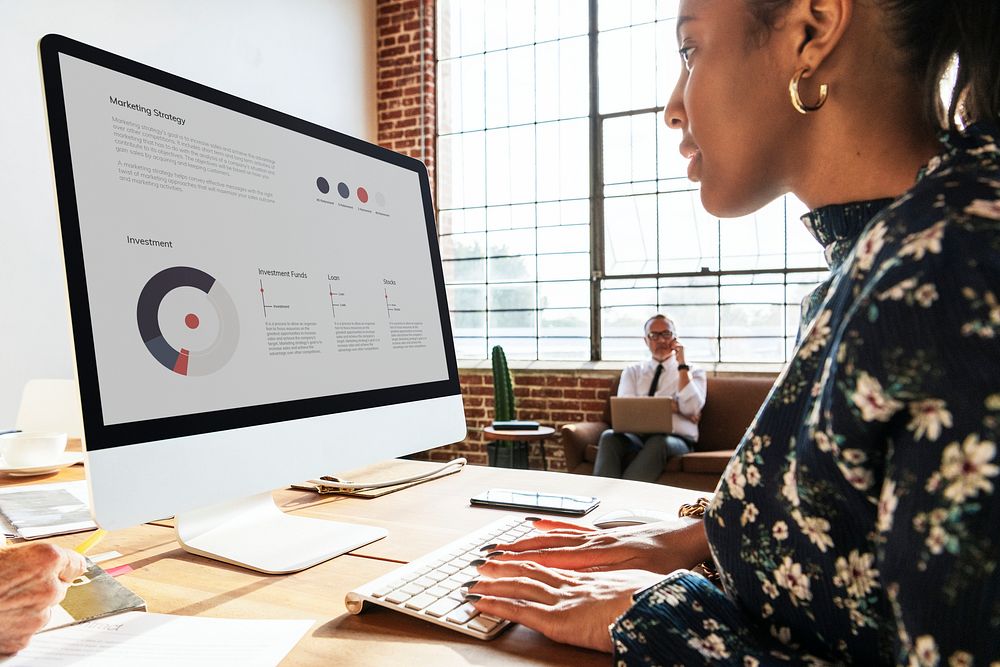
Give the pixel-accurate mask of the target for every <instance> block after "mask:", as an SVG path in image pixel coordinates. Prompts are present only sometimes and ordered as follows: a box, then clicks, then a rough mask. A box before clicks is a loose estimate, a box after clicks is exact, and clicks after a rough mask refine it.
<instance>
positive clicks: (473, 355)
mask: <svg viewBox="0 0 1000 667" xmlns="http://www.w3.org/2000/svg"><path fill="white" fill-rule="evenodd" d="M488 354H489V351H488V349H487V347H486V339H485V338H463V337H461V336H458V335H457V334H456V335H455V356H456V357H458V358H459V359H485V358H486V356H487V355H488Z"/></svg>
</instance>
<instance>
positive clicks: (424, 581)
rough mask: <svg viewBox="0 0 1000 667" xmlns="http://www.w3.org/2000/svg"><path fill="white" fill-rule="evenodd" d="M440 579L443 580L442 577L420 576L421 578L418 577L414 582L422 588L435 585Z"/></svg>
mask: <svg viewBox="0 0 1000 667" xmlns="http://www.w3.org/2000/svg"><path fill="white" fill-rule="evenodd" d="M439 581H441V580H440V579H434V578H432V577H427V576H424V577H420V578H419V579H417V580H416V581H414V582H413V583H414V584H416V585H417V586H420V587H421V588H430V587H431V586H433V585H434V584H436V583H437V582H439Z"/></svg>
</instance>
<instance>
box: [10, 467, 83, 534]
mask: <svg viewBox="0 0 1000 667" xmlns="http://www.w3.org/2000/svg"><path fill="white" fill-rule="evenodd" d="M29 491H30V492H33V493H44V492H53V491H66V492H67V493H69V494H70V496H72V497H73V498H74V499H75V500H77V501H79V503H80V504H82V505H85V506H87V507H88V508H89V507H90V493H89V492H88V491H87V482H86V480H79V481H76V482H56V483H53V484H25V485H22V486H11V487H8V488H5V489H0V495H8V494H15V493H24V492H29ZM53 498H54V499H57V498H58V496H57V495H54V496H53ZM74 505H75V503H74ZM49 509H50V510H51V514H52V520H51V521H49V522H46V523H45V524H44V525H37V526H33V527H30V528H20V529H16V530H17V535H18V536H19V537H23V538H24V539H26V540H33V539H36V538H39V537H49V536H51V535H65V534H66V533H78V532H80V531H83V530H93V529H94V528H97V524H95V523H94V522H93V521H91V520H90V519H87V520H85V521H84V520H80V521H71V522H65V521H60V519H59V515H60V514H61V513H62V510H63V509H68V508H61V507H59V506H57V505H53V506H52V507H50V508H49ZM4 525H6V526H10V524H9V522H7V521H4ZM4 530H5V532H6V530H7V528H4Z"/></svg>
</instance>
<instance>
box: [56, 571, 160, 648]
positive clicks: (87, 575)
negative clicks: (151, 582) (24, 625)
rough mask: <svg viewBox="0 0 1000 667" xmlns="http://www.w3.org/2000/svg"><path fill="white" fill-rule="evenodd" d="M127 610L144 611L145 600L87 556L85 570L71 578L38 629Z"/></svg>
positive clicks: (90, 619)
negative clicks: (64, 592)
mask: <svg viewBox="0 0 1000 667" xmlns="http://www.w3.org/2000/svg"><path fill="white" fill-rule="evenodd" d="M126 611H146V602H145V600H143V599H142V598H141V597H139V596H138V595H136V594H135V593H133V592H132V591H130V590H129V589H127V588H125V586H123V585H122V584H120V583H118V581H117V580H116V579H115V578H114V577H112V576H111V575H109V574H108V573H107V572H105V571H104V570H103V569H102V568H101V567H100V566H99V565H95V564H94V562H93V561H92V560H90V559H89V558H88V559H87V571H86V572H84V573H83V574H82V575H80V576H79V577H78V578H76V579H75V580H73V582H72V583H71V584H70V585H69V588H67V589H66V597H65V598H63V601H62V602H61V603H59V605H58V606H56V607H53V608H52V616H51V618H50V619H49V623H48V625H46V626H45V627H44V628H43V629H42V630H41V631H42V632H44V631H46V630H54V629H55V628H61V627H63V626H66V625H74V624H76V623H83V622H84V621H92V620H94V619H96V618H104V617H105V616H111V615H113V614H120V613H122V612H126Z"/></svg>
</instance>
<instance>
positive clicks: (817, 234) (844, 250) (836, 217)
mask: <svg viewBox="0 0 1000 667" xmlns="http://www.w3.org/2000/svg"><path fill="white" fill-rule="evenodd" d="M892 202H893V199H892V198H891V197H887V198H885V199H869V200H867V201H857V202H851V203H849V204H830V205H829V206H821V207H820V208H817V209H814V210H812V211H809V212H808V213H806V214H805V215H803V216H802V223H803V224H804V225H805V226H806V229H808V230H809V233H810V234H812V235H813V237H814V238H815V239H816V240H817V241H819V242H820V244H821V245H822V246H823V253H824V255H825V256H826V263H827V264H828V265H829V266H830V268H831V269H836V268H838V267H839V266H840V264H841V262H843V261H844V258H845V257H847V255H848V253H850V251H851V248H853V247H854V242H855V241H857V239H858V236H859V235H860V234H861V231H862V230H863V229H864V228H865V225H867V224H868V221H869V220H871V219H872V218H873V217H875V214H876V213H878V212H879V211H881V210H882V209H883V208H885V207H886V206H888V205H889V204H891V203H892Z"/></svg>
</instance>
